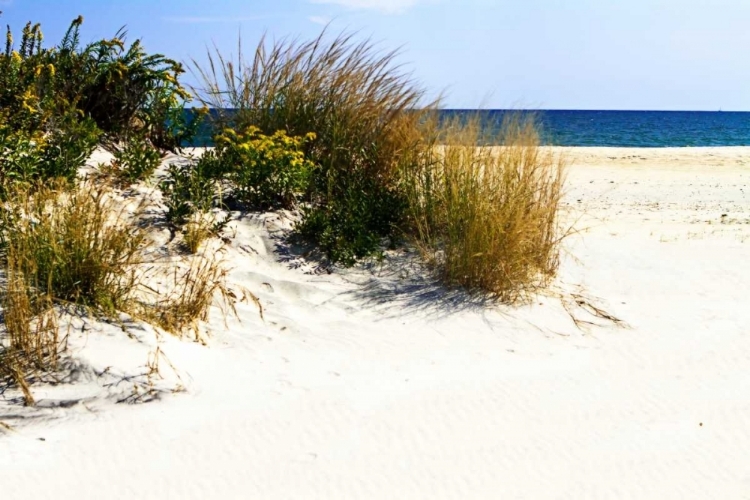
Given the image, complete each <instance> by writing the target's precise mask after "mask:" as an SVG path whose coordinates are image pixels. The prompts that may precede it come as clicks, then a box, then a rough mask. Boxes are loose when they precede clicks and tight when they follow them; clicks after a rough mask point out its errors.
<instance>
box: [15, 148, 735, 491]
mask: <svg viewBox="0 0 750 500" xmlns="http://www.w3.org/2000/svg"><path fill="white" fill-rule="evenodd" d="M567 153H568V154H569V155H570V158H571V160H572V162H573V167H572V168H571V170H570V176H569V178H570V184H569V194H568V202H569V204H570V206H571V207H572V208H573V209H574V210H577V211H583V212H585V214H584V215H582V216H581V217H580V218H579V221H578V226H577V227H579V228H587V229H586V230H585V231H582V232H581V233H579V234H577V235H575V236H573V237H572V238H571V239H570V240H568V243H567V250H568V253H567V254H566V257H565V260H564V263H563V266H562V269H561V275H560V279H559V280H558V282H557V283H556V285H555V287H554V290H552V291H551V292H550V293H549V294H547V296H543V297H540V298H539V299H538V300H537V301H535V302H534V304H533V305H528V306H523V307H514V308H511V307H499V306H486V305H485V306H483V305H480V304H472V303H471V302H470V301H467V300H466V299H465V298H462V296H461V294H457V293H450V292H446V291H444V290H442V289H441V288H440V287H438V286H436V285H435V284H434V283H432V282H431V281H430V280H425V279H422V278H420V277H419V275H416V274H414V273H413V272H412V271H413V268H412V267H409V266H407V265H404V266H403V267H401V268H399V269H397V270H396V271H395V272H394V271H392V270H388V268H383V269H380V270H379V269H378V268H377V266H375V267H374V268H373V269H370V270H368V269H356V270H351V271H346V272H336V273H333V274H326V273H322V274H314V273H310V272H309V271H310V270H311V266H310V265H309V264H305V263H304V262H303V261H302V260H301V259H299V258H294V257H292V258H290V259H287V258H283V259H280V256H279V255H278V254H276V253H274V250H275V244H276V243H277V240H275V239H274V236H273V234H278V233H270V234H269V229H270V230H272V231H273V230H276V229H278V228H279V227H284V226H285V225H287V226H288V224H285V223H284V222H283V221H281V220H280V219H278V217H277V216H274V215H268V216H264V217H250V218H248V219H245V220H242V221H240V222H238V223H237V224H236V227H237V234H236V237H235V238H234V240H233V241H232V242H231V243H230V245H229V248H228V249H227V253H226V257H227V259H228V261H229V263H230V265H231V266H232V267H233V268H234V270H233V272H232V274H231V278H232V281H233V282H235V283H237V284H242V285H244V286H245V287H247V288H248V289H249V290H251V291H253V292H255V293H256V294H257V295H258V296H259V297H260V299H261V301H262V304H263V306H264V308H265V321H263V320H261V319H260V317H259V315H258V313H257V309H256V308H255V307H254V306H253V305H252V304H249V303H245V304H240V305H239V313H240V319H241V322H238V321H237V320H235V319H231V318H230V319H229V328H228V329H225V328H224V325H223V323H222V320H221V317H220V315H218V314H214V315H213V317H212V324H211V329H212V332H213V333H212V336H211V338H210V339H208V345H207V346H202V345H200V344H198V343H191V342H187V341H180V340H176V339H171V338H165V339H162V341H161V348H162V349H163V351H164V352H165V353H166V354H167V356H168V357H169V359H170V361H171V362H172V363H173V364H174V365H175V366H176V367H177V369H178V371H179V372H180V373H181V375H182V380H183V383H184V384H185V385H186V386H187V391H185V392H182V393H179V394H175V395H171V394H166V395H165V396H164V397H162V398H161V400H160V401H156V402H152V403H148V404H139V405H127V404H119V405H118V404H115V402H114V401H115V400H116V399H118V397H120V396H121V395H122V394H123V393H126V392H128V391H130V390H131V388H132V385H133V383H132V382H126V381H123V382H122V383H121V384H120V385H119V386H117V387H114V386H113V387H104V385H105V384H107V383H109V382H112V381H115V380H117V377H118V376H120V377H121V376H122V375H123V374H128V373H130V374H135V373H139V371H143V368H142V366H143V365H144V364H145V358H146V354H147V352H148V351H149V350H151V349H153V347H154V346H155V345H156V344H155V341H154V340H153V337H154V335H153V332H152V331H150V330H149V329H147V328H146V329H143V330H141V331H139V332H138V333H137V335H138V337H139V338H141V340H142V341H143V342H142V343H139V342H137V341H136V340H133V339H129V338H128V337H127V336H125V335H124V334H123V332H122V331H121V330H119V329H118V328H117V327H115V326H110V325H95V326H96V330H95V331H92V332H89V333H87V334H85V335H83V336H82V335H81V334H79V333H77V332H73V333H72V334H71V344H72V345H73V346H74V354H75V357H76V359H79V360H81V368H80V369H79V370H78V371H77V372H76V373H77V375H78V381H77V382H75V383H73V384H68V385H61V386H56V387H52V386H49V387H48V386H40V387H37V388H36V389H35V395H36V397H37V399H38V400H39V403H40V407H41V408H38V409H26V408H22V407H19V406H18V405H16V404H10V401H9V400H10V399H11V398H12V397H16V396H17V394H15V393H12V392H11V391H8V392H6V394H5V395H4V397H5V398H6V399H5V400H2V399H0V422H4V423H5V424H8V425H10V426H12V428H13V429H14V430H12V431H7V432H4V433H3V435H0V498H2V499H3V500H4V499H37V498H56V499H66V498H71V499H78V500H82V499H104V498H107V499H115V498H128V499H135V498H137V499H150V498H155V499H157V498H158V499H166V498H176V499H186V498H201V499H203V498H221V499H229V498H252V499H291V498H304V499H359V498H373V499H374V498H377V499H385V498H394V499H395V498H399V499H401V498H403V499H422V498H424V499H431V500H436V499H442V498H451V499H479V498H492V499H497V498H503V499H505V498H532V499H546V498H555V499H560V498H571V499H583V498H595V499H606V498H633V499H673V498H674V499H686V498H695V499H707V498H717V499H719V498H720V499H741V498H744V499H748V498H750V307H748V304H749V303H750V258H749V257H750V241H749V240H750V165H748V164H747V162H749V161H750V148H711V149H689V148H686V149H660V150H645V149H608V148H601V149H599V148H597V149H570V150H568V151H567ZM575 213H576V214H579V215H580V212H575ZM724 214H726V215H724ZM574 216H575V214H574ZM282 257H283V256H282ZM393 260H394V261H398V260H399V259H393ZM400 276H401V277H400ZM556 294H562V296H563V300H561V299H560V298H558V297H556V296H555V295H556ZM579 296H580V297H581V298H580V300H582V301H585V302H583V304H582V305H577V304H576V301H575V298H576V297H579ZM588 303H590V304H593V305H595V306H597V307H599V308H601V309H603V310H604V311H606V312H607V313H609V314H611V315H614V316H616V317H617V318H620V319H622V320H623V321H624V322H625V323H627V326H618V325H615V324H613V323H612V322H611V321H608V320H605V319H602V318H596V317H594V316H592V315H590V314H587V312H586V309H585V307H586V304H588ZM564 304H567V308H568V309H569V311H570V313H572V314H573V315H574V316H575V317H577V318H579V319H581V320H586V321H590V322H592V323H596V325H586V324H585V323H582V324H581V328H582V329H579V328H576V326H575V325H574V323H573V321H572V319H571V316H570V315H569V313H568V312H567V311H566V308H565V307H564ZM597 325H598V326H597ZM149 339H151V340H149ZM107 366H114V367H115V369H112V370H110V371H108V372H107V374H105V375H101V376H97V375H96V374H95V372H94V368H91V367H98V368H97V369H98V370H103V368H105V367H107ZM160 367H161V368H162V371H163V372H164V373H165V377H167V378H166V380H163V381H157V385H158V386H159V387H161V386H164V387H166V388H169V387H173V386H174V384H175V383H176V382H175V380H174V379H173V378H169V370H168V369H167V368H165V363H162V364H161V365H160ZM701 424H702V425H701ZM0 432H2V431H0ZM39 438H44V441H41V440H40V439H39Z"/></svg>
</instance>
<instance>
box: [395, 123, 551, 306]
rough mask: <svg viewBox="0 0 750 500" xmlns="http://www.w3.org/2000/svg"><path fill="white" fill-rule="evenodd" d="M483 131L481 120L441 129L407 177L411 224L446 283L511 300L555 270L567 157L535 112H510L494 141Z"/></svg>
mask: <svg viewBox="0 0 750 500" xmlns="http://www.w3.org/2000/svg"><path fill="white" fill-rule="evenodd" d="M484 130H485V129H483V127H482V124H481V122H480V120H479V118H478V117H477V118H474V119H471V120H469V121H468V122H459V121H453V122H451V123H448V124H441V125H438V126H437V128H436V129H434V130H433V132H432V133H433V146H432V147H429V148H425V149H424V150H423V151H422V152H421V158H420V159H419V161H417V162H414V165H416V167H415V168H413V169H412V170H408V171H406V172H405V176H404V178H405V185H406V190H407V192H408V197H409V200H410V203H409V206H410V215H411V223H412V230H413V231H414V234H415V235H416V238H417V241H418V242H419V244H420V245H421V247H422V248H423V249H424V251H425V253H426V254H427V255H428V256H429V258H430V259H431V260H432V261H433V262H434V263H435V264H436V265H437V266H438V267H439V269H440V271H441V273H442V276H443V278H444V279H445V281H446V282H448V283H453V284H458V285H461V286H465V287H467V288H469V289H474V290H481V291H484V292H488V293H489V294H491V295H493V296H495V297H497V298H498V299H499V300H501V301H505V302H513V301H516V300H517V299H519V298H520V297H522V296H524V295H525V294H527V293H529V292H531V291H533V290H535V289H537V288H538V287H540V286H543V285H545V284H546V283H547V282H548V281H549V279H550V278H551V277H553V276H554V275H555V273H556V271H557V268H558V265H559V250H560V243H561V241H562V238H563V237H564V236H565V233H564V231H562V230H561V228H560V226H559V218H558V215H559V210H560V201H561V197H562V192H563V185H564V180H565V162H564V159H563V158H562V157H559V156H556V155H555V154H554V153H553V152H552V151H551V150H550V149H546V148H542V147H541V143H540V135H539V129H538V127H537V124H536V123H535V121H534V119H533V117H531V116H526V117H523V116H520V115H517V116H514V117H509V118H506V120H505V121H504V123H503V125H502V129H501V131H500V134H499V137H497V138H495V140H494V141H491V142H490V141H488V140H487V138H486V137H484V136H483V134H484V133H485V132H484ZM491 143H496V144H501V145H499V146H490V145H487V144H491Z"/></svg>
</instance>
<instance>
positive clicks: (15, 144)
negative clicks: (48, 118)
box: [0, 119, 100, 199]
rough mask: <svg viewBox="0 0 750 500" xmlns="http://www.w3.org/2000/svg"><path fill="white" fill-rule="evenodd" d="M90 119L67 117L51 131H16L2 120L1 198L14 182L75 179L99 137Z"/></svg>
mask: <svg viewBox="0 0 750 500" xmlns="http://www.w3.org/2000/svg"><path fill="white" fill-rule="evenodd" d="M99 137H100V133H99V130H98V128H97V127H96V125H95V124H94V123H93V121H91V120H89V119H81V120H74V119H66V120H64V121H62V120H61V121H60V123H59V124H58V126H57V128H55V129H54V130H53V131H52V132H49V133H47V134H41V133H36V134H31V133H29V132H25V131H22V130H21V131H17V130H12V129H11V128H10V127H9V126H8V125H4V124H2V123H0V199H2V198H3V197H4V193H5V192H6V191H7V189H8V188H9V186H10V185H11V184H15V183H25V184H33V183H35V182H37V181H48V180H51V179H56V178H63V179H65V180H66V181H68V182H72V181H73V179H75V176H76V173H77V171H78V169H79V168H80V167H81V166H83V165H84V164H85V163H86V160H87V159H88V158H89V156H91V153H92V152H93V151H94V148H95V147H96V144H97V142H98V140H99Z"/></svg>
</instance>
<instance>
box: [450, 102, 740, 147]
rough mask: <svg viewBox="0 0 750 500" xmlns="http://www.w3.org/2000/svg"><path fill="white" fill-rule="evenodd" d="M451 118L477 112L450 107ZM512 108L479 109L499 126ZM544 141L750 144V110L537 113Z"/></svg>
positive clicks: (573, 143)
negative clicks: (505, 109)
mask: <svg viewBox="0 0 750 500" xmlns="http://www.w3.org/2000/svg"><path fill="white" fill-rule="evenodd" d="M443 113H444V114H445V115H446V116H451V115H456V114H459V115H461V114H466V115H468V114H472V113H476V111H470V110H445V111H443ZM505 113H508V111H503V110H487V111H480V115H481V116H482V120H483V121H484V122H486V123H487V124H488V126H491V127H494V126H497V124H498V123H501V122H502V118H503V115H504V114H505ZM534 113H535V114H536V116H537V118H538V121H539V122H540V123H541V124H542V130H543V135H544V140H545V142H546V143H547V144H551V145H556V146H613V147H648V148H658V147H687V146H691V147H704V146H750V113H748V112H722V111H568V110H540V111H534Z"/></svg>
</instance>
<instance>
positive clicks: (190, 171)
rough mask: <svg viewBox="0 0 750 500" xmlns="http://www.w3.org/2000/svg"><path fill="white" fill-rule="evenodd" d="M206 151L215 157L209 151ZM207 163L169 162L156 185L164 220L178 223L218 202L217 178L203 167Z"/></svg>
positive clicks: (180, 223)
mask: <svg viewBox="0 0 750 500" xmlns="http://www.w3.org/2000/svg"><path fill="white" fill-rule="evenodd" d="M206 155H208V156H209V157H213V158H215V156H214V155H215V153H213V152H212V151H209V152H207V153H206ZM206 155H204V156H206ZM207 163H208V162H205V161H199V162H198V163H197V164H196V165H189V164H188V165H177V164H174V163H173V164H170V165H169V170H168V171H167V178H166V179H165V180H163V181H162V182H161V184H160V186H159V187H160V189H161V191H162V195H163V196H164V204H165V205H166V207H167V214H166V216H167V222H169V224H170V225H171V226H172V227H181V226H183V225H184V224H185V223H187V221H188V219H189V218H190V217H191V216H192V215H193V214H195V213H197V212H204V213H205V212H208V211H209V210H210V209H211V208H213V207H215V206H218V205H219V204H220V202H219V201H218V192H219V189H218V188H219V184H218V181H217V180H216V178H215V177H213V175H211V174H209V173H208V172H207V171H206V169H205V165H206V164H207Z"/></svg>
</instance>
